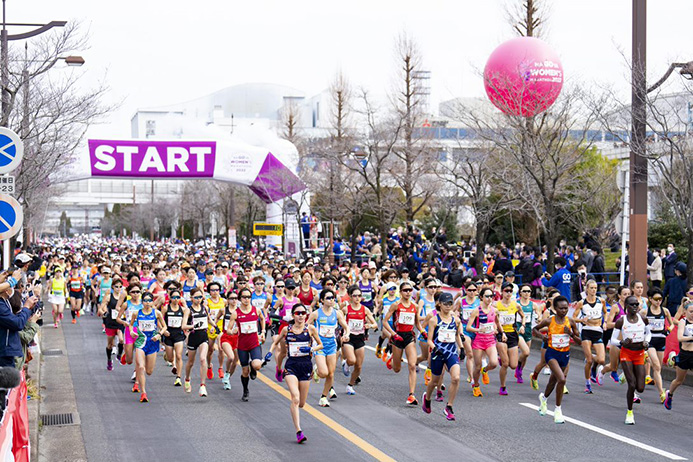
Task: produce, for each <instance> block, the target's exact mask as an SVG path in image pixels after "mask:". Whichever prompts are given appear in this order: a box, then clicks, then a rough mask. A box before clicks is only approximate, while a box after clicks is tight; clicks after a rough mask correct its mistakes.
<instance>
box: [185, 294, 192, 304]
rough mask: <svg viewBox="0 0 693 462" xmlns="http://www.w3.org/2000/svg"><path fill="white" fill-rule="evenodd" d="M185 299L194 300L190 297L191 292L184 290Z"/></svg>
mask: <svg viewBox="0 0 693 462" xmlns="http://www.w3.org/2000/svg"><path fill="white" fill-rule="evenodd" d="M183 299H185V301H186V302H189V301H190V300H192V299H191V298H190V292H183Z"/></svg>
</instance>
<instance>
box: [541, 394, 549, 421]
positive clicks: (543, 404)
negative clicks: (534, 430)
mask: <svg viewBox="0 0 693 462" xmlns="http://www.w3.org/2000/svg"><path fill="white" fill-rule="evenodd" d="M547 402H548V399H547V398H546V397H545V396H544V393H539V415H541V416H545V415H546V410H547V405H546V403H547Z"/></svg>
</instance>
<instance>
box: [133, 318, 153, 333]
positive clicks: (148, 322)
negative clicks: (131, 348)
mask: <svg viewBox="0 0 693 462" xmlns="http://www.w3.org/2000/svg"><path fill="white" fill-rule="evenodd" d="M137 325H138V326H139V329H140V330H142V332H152V331H153V330H154V329H156V321H155V320H154V319H140V320H139V321H138V322H137Z"/></svg>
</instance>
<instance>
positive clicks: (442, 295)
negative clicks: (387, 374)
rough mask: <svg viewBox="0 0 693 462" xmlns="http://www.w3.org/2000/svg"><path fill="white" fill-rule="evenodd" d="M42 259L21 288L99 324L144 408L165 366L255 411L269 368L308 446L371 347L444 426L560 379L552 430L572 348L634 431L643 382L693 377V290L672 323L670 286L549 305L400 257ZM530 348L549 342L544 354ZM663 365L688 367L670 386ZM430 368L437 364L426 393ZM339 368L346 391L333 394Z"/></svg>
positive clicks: (75, 247)
mask: <svg viewBox="0 0 693 462" xmlns="http://www.w3.org/2000/svg"><path fill="white" fill-rule="evenodd" d="M35 250H36V251H35V253H36V255H35V258H34V259H33V260H31V262H33V263H30V262H29V261H30V259H28V258H27V259H25V260H24V261H26V262H27V264H26V265H25V266H24V267H23V268H21V271H23V273H24V274H23V275H22V277H19V275H18V274H14V275H13V276H14V277H12V278H9V279H10V280H13V281H14V282H15V283H17V281H18V280H21V279H24V280H25V284H27V285H28V286H31V285H32V284H34V283H41V287H42V290H43V294H44V297H45V298H46V300H47V302H48V304H49V307H50V311H51V316H48V315H45V316H44V319H45V320H46V323H49V322H50V323H52V326H53V327H54V328H60V327H61V324H62V323H63V320H64V316H65V311H68V312H69V316H70V319H71V322H72V323H77V322H79V318H80V316H84V315H94V316H99V317H101V318H102V320H103V323H102V327H101V330H102V331H103V334H104V336H105V342H104V350H101V351H102V352H101V353H99V354H104V353H105V355H104V367H105V368H106V369H108V370H109V371H113V370H114V363H120V364H121V365H122V366H121V367H120V369H123V370H127V371H128V375H130V374H131V377H130V379H131V381H132V392H133V393H136V394H137V395H136V396H138V398H139V401H140V402H143V403H146V402H148V401H149V397H148V395H147V377H148V376H149V375H151V374H152V373H154V371H155V365H156V362H157V358H158V357H159V356H160V355H161V356H163V360H164V361H165V362H166V364H167V365H168V366H169V367H170V371H171V373H172V379H171V385H172V387H182V389H183V390H184V393H192V392H193V390H194V389H195V390H196V392H197V394H199V396H200V397H202V398H204V397H206V396H207V395H208V393H209V392H210V391H209V390H208V381H210V380H215V379H217V380H220V381H221V384H222V386H221V387H219V391H217V390H216V389H215V390H214V391H212V392H213V393H217V392H218V393H225V392H227V391H228V390H231V389H232V387H233V386H238V382H240V385H241V387H242V394H241V399H242V400H243V401H248V400H250V399H251V382H252V381H253V380H255V379H256V377H257V374H258V371H260V370H261V369H263V368H265V369H270V370H271V371H272V372H273V374H271V375H273V376H274V379H275V380H276V381H278V382H283V383H284V384H285V385H286V387H287V388H288V390H289V392H290V394H291V404H290V410H291V417H292V419H293V423H294V426H295V430H296V438H297V441H298V442H299V443H302V442H304V441H306V436H305V435H304V434H303V432H302V430H301V424H300V413H299V410H300V409H301V408H302V407H303V406H304V405H305V403H306V400H307V397H308V389H309V386H310V383H311V381H314V382H315V385H314V386H321V387H322V394H321V397H320V399H319V401H318V403H317V404H318V405H319V406H321V407H330V406H331V405H333V404H334V400H335V399H336V398H337V396H338V394H339V393H338V391H337V390H338V389H339V388H340V387H343V388H342V389H343V390H344V392H345V393H346V395H349V396H353V395H356V386H357V385H358V384H359V382H361V381H362V380H367V377H363V375H362V374H363V363H364V360H365V358H366V354H367V349H366V346H367V343H368V342H370V343H371V344H374V345H375V357H377V358H379V359H381V360H382V361H383V365H384V367H387V368H388V369H390V370H392V372H393V373H400V372H401V371H402V366H403V363H405V364H406V367H405V368H404V374H403V375H406V376H407V381H406V385H405V384H404V380H403V384H402V400H403V402H406V405H408V406H420V407H421V409H422V410H423V412H425V413H431V412H432V409H433V408H434V407H435V406H437V405H435V406H434V404H433V401H435V402H439V403H441V404H440V406H441V408H442V409H441V411H442V413H443V414H444V416H445V418H446V419H447V420H455V411H454V408H453V407H454V404H455V399H456V397H457V395H458V390H459V387H460V383H461V382H463V381H464V380H465V379H466V382H467V383H468V384H469V391H468V393H469V396H470V399H474V398H482V397H483V396H484V394H485V393H492V392H495V388H491V385H490V384H491V378H490V375H491V372H492V371H494V370H497V371H498V387H497V389H498V393H499V394H500V395H507V394H508V388H507V382H508V380H513V379H514V380H515V381H516V382H517V383H524V382H525V379H529V382H530V384H529V386H531V387H532V388H533V389H535V390H539V389H540V385H539V379H540V376H541V375H542V371H543V373H544V374H545V375H547V376H548V379H547V380H546V383H545V384H544V388H543V391H542V392H541V393H540V394H539V398H538V399H539V414H540V415H542V416H543V415H545V414H546V413H547V408H548V401H549V398H550V397H551V395H553V396H554V399H555V409H554V414H553V415H554V421H555V422H556V423H563V422H564V418H563V415H562V411H561V404H562V400H563V397H564V395H565V394H567V393H568V389H567V387H566V376H567V374H568V369H569V358H570V351H571V345H581V347H582V350H583V352H584V355H585V366H584V378H585V388H584V393H585V394H592V393H593V392H598V391H597V390H598V387H601V386H602V385H604V383H605V381H611V380H613V381H614V382H616V383H619V382H620V383H626V384H627V386H626V387H624V389H625V395H626V396H625V400H626V408H627V411H626V417H625V423H626V424H634V423H635V419H634V416H633V405H634V403H635V404H637V403H640V402H641V398H640V395H639V393H643V391H644V389H645V387H646V386H650V385H651V386H653V387H655V388H656V389H657V392H658V393H657V395H658V397H659V401H660V402H661V403H662V404H663V405H664V406H665V407H666V409H671V408H672V401H673V397H674V393H675V391H676V389H677V388H678V387H679V386H680V385H681V384H682V383H683V381H684V379H685V377H686V373H687V372H688V370H690V369H691V368H693V288H690V289H689V290H688V292H687V296H686V297H685V298H684V299H683V301H682V302H681V304H680V307H679V308H678V310H677V311H676V312H675V313H674V314H673V315H672V313H670V312H669V310H667V309H666V308H665V307H663V306H662V301H663V294H662V291H661V290H660V289H658V288H653V289H651V290H649V291H645V286H644V285H643V284H642V282H638V281H633V282H632V283H631V284H630V285H629V286H620V287H619V286H603V285H602V286H601V287H599V286H598V285H597V283H596V282H595V281H594V280H587V281H586V283H585V284H584V287H582V289H583V290H582V291H581V292H580V297H579V299H578V300H574V301H573V302H572V303H571V302H570V301H569V299H568V298H567V297H565V296H563V295H561V294H560V292H559V291H558V290H555V289H550V290H548V291H547V292H546V293H545V294H543V295H540V296H537V290H536V286H533V285H531V284H520V285H518V284H516V283H515V282H514V277H513V276H514V275H513V274H512V273H505V274H504V273H501V272H498V273H496V274H495V275H493V274H492V275H491V277H487V275H485V277H483V278H482V277H476V276H474V277H471V276H465V277H464V278H463V280H462V281H461V284H458V285H460V286H461V288H459V289H458V288H453V287H450V286H447V285H445V284H443V283H442V282H441V281H440V280H439V278H438V276H437V275H436V274H435V273H432V272H431V271H428V270H427V265H420V266H419V269H420V271H414V272H410V270H409V268H407V266H399V267H395V265H394V264H393V263H392V262H390V261H384V262H382V263H375V262H374V261H370V262H363V263H353V262H349V261H344V262H341V263H338V264H334V265H332V266H331V265H330V264H328V263H326V262H325V261H324V260H321V259H319V258H317V257H313V258H308V259H295V258H290V259H285V258H284V257H283V256H281V254H279V253H276V252H273V251H265V252H254V253H251V252H245V251H240V250H227V249H223V248H216V247H211V246H193V245H187V244H180V243H162V242H159V243H152V242H145V241H129V240H123V239H120V240H102V239H83V240H60V241H52V242H50V243H44V245H43V246H42V247H38V248H36V249H35ZM36 262H40V263H38V264H36ZM32 264H35V266H36V268H34V269H33V271H31V270H29V267H30V265H32ZM546 277H547V278H548V279H550V275H546ZM27 280H28V282H27ZM47 311H48V310H47ZM677 327H678V328H677ZM672 332H674V333H673V334H672ZM669 335H676V337H677V340H678V342H679V351H674V352H671V353H670V354H668V355H667V356H666V357H665V356H664V354H665V350H666V343H667V342H666V339H667V336H669ZM532 342H540V343H541V350H540V352H539V351H538V350H536V349H535V350H532V348H531V346H532ZM94 354H97V353H96V352H94ZM663 364H668V365H669V366H672V367H676V378H675V380H674V381H673V382H672V383H671V384H670V385H669V388H668V390H667V389H665V384H664V383H663V380H662V376H661V368H662V365H663ZM419 367H421V369H424V367H425V372H424V374H423V376H424V380H423V382H424V387H423V389H422V388H421V385H420V381H419V379H418V373H419ZM511 371H512V373H513V374H512V375H513V377H512V378H509V377H508V374H509V372H511ZM619 371H620V372H619ZM527 372H529V374H527ZM340 373H341V374H343V375H344V376H345V379H344V380H345V381H346V384H345V385H344V384H343V385H338V384H337V380H336V379H335V374H337V375H339V374H340ZM578 373H579V372H578ZM238 377H240V378H238ZM320 382H322V383H320ZM198 384H199V386H198ZM595 386H596V387H597V388H595ZM417 387H418V390H417ZM336 388H337V390H336ZM463 389H464V387H463Z"/></svg>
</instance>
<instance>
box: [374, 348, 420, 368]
mask: <svg viewBox="0 0 693 462" xmlns="http://www.w3.org/2000/svg"><path fill="white" fill-rule="evenodd" d="M366 348H368V349H369V350H371V351H375V348H373V347H372V346H370V345H366ZM402 361H403V362H405V363H407V364H409V361H407V360H406V359H405V358H404V353H402ZM419 369H421V370H422V371H425V370H426V366H425V365H424V364H419Z"/></svg>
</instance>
